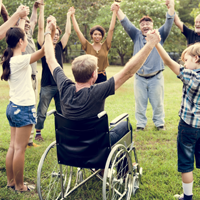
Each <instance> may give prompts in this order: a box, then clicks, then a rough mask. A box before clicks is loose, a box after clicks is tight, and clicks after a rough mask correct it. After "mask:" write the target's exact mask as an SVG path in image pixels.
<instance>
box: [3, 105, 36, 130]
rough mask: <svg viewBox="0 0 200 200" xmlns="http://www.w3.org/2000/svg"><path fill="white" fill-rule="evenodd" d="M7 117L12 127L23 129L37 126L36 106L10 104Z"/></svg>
mask: <svg viewBox="0 0 200 200" xmlns="http://www.w3.org/2000/svg"><path fill="white" fill-rule="evenodd" d="M6 116H7V118H8V121H9V124H10V126H11V127H23V126H27V125H29V124H36V109H35V106H34V105H33V106H18V105H16V104H14V103H12V102H10V103H9V104H8V106H7V109H6Z"/></svg>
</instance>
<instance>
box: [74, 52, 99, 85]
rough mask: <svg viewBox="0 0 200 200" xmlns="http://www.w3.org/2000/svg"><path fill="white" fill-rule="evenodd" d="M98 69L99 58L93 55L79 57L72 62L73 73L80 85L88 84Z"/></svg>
mask: <svg viewBox="0 0 200 200" xmlns="http://www.w3.org/2000/svg"><path fill="white" fill-rule="evenodd" d="M96 69H97V57H95V56H92V55H88V54H87V55H82V56H79V57H77V58H75V59H74V61H73V62H72V72H73V75H74V78H75V81H76V82H78V83H86V82H87V81H88V80H89V79H90V78H91V77H92V73H93V72H94V71H95V70H96Z"/></svg>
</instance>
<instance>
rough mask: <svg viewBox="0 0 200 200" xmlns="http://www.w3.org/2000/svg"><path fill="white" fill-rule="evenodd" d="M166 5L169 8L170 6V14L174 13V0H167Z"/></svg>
mask: <svg viewBox="0 0 200 200" xmlns="http://www.w3.org/2000/svg"><path fill="white" fill-rule="evenodd" d="M165 4H166V6H167V8H168V14H169V15H171V16H172V15H174V12H175V10H174V0H166V3H165Z"/></svg>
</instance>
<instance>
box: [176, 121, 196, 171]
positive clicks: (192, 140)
mask: <svg viewBox="0 0 200 200" xmlns="http://www.w3.org/2000/svg"><path fill="white" fill-rule="evenodd" d="M177 151H178V171H179V172H182V173H187V172H191V171H193V169H194V156H195V160H196V167H197V168H200V128H193V127H192V126H190V125H188V124H186V123H185V122H184V121H183V120H182V119H180V122H179V126H178V136H177Z"/></svg>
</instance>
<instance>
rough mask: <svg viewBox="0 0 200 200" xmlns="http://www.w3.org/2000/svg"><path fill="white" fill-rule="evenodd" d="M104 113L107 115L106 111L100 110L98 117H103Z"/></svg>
mask: <svg viewBox="0 0 200 200" xmlns="http://www.w3.org/2000/svg"><path fill="white" fill-rule="evenodd" d="M104 115H106V111H102V112H100V113H99V114H98V115H97V117H98V118H101V117H103V116H104Z"/></svg>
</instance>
